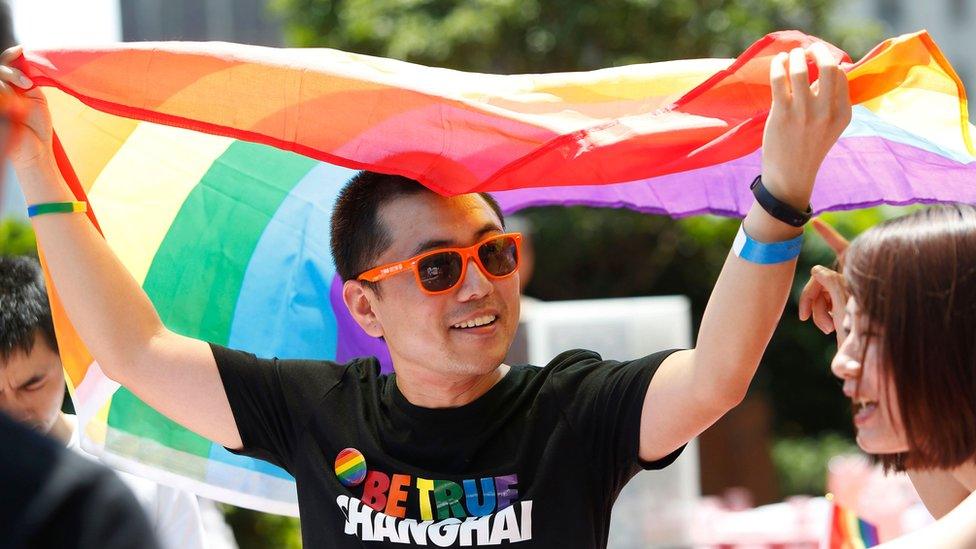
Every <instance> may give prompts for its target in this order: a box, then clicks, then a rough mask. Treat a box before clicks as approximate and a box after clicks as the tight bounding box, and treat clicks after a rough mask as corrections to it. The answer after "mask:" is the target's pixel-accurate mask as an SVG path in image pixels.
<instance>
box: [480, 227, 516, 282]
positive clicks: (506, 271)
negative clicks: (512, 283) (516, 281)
mask: <svg viewBox="0 0 976 549" xmlns="http://www.w3.org/2000/svg"><path fill="white" fill-rule="evenodd" d="M478 259H480V260H481V264H482V265H484V266H485V270H486V271H488V272H489V273H491V274H492V275H493V276H505V275H510V274H512V273H513V272H515V269H517V268H518V263H519V257H518V246H516V245H515V239H514V238H512V237H510V236H501V237H498V238H495V239H492V240H489V241H488V242H485V243H484V244H482V245H481V247H480V248H478Z"/></svg>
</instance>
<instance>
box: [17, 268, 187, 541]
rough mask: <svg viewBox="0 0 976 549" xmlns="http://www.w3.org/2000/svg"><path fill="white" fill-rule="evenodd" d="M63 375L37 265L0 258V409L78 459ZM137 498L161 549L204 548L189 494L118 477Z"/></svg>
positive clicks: (131, 476) (124, 476)
mask: <svg viewBox="0 0 976 549" xmlns="http://www.w3.org/2000/svg"><path fill="white" fill-rule="evenodd" d="M63 402H64V373H63V370H62V369H61V358H60V357H59V356H58V346H57V341H56V340H55V338H54V325H53V324H52V322H51V310H50V308H49V305H48V300H47V292H46V291H45V289H44V281H43V278H42V275H41V269H40V266H39V265H38V264H37V262H36V261H34V260H33V259H31V258H27V257H2V256H0V410H2V411H3V412H5V413H6V414H8V415H9V416H10V417H12V418H13V419H16V420H18V421H20V422H21V423H22V424H25V425H27V426H29V427H31V428H32V429H34V430H35V431H37V432H39V433H45V434H47V435H49V436H51V437H52V438H53V439H55V440H57V441H58V442H60V443H61V444H62V445H64V446H66V447H67V448H70V449H72V450H74V451H76V452H78V453H79V454H82V455H85V456H88V454H85V453H84V452H83V451H82V450H81V447H80V445H79V435H78V429H77V424H76V421H75V417H74V416H72V415H68V414H65V413H64V412H62V411H61V405H62V403H63ZM119 475H120V477H121V478H122V480H123V481H125V483H126V484H127V485H128V487H129V488H130V489H131V490H132V491H133V493H134V494H135V495H136V496H137V499H138V500H139V501H140V503H142V506H143V508H144V510H145V511H146V513H147V515H148V517H149V518H150V519H151V522H152V524H153V525H154V526H155V533H156V535H157V537H158V538H159V540H160V541H161V543H162V545H163V546H164V547H172V548H180V549H186V548H195V547H205V546H206V544H205V542H204V533H203V527H202V524H201V519H200V510H199V508H198V506H197V500H196V498H194V497H193V495H192V494H190V493H188V492H185V491H183V490H176V489H174V488H169V487H167V486H160V485H158V484H156V483H154V482H151V481H149V480H146V479H143V478H139V477H136V476H133V475H129V474H126V473H119Z"/></svg>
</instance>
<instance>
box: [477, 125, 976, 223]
mask: <svg viewBox="0 0 976 549" xmlns="http://www.w3.org/2000/svg"><path fill="white" fill-rule="evenodd" d="M760 165H761V155H760V151H756V152H754V153H752V154H749V155H746V156H744V157H742V158H738V159H736V160H733V161H730V162H726V163H724V164H719V165H716V166H709V167H706V168H701V169H698V170H692V171H687V172H682V173H676V174H671V175H665V176H660V177H654V178H651V179H645V180H641V181H634V182H629V183H618V184H615V185H586V186H576V187H559V186H554V187H545V188H532V189H517V190H513V191H502V192H497V193H493V194H494V196H495V198H496V199H498V202H499V204H500V205H501V206H502V209H503V210H505V212H507V213H510V212H514V211H517V210H520V209H523V208H528V207H532V206H549V205H585V206H599V207H610V208H620V207H623V208H629V209H632V210H637V211H640V212H646V213H654V214H665V215H670V216H672V217H685V216H689V215H696V214H703V213H712V214H716V215H723V216H733V217H734V216H739V217H741V216H744V215H745V214H746V212H747V211H748V209H749V207H750V206H751V204H752V194H751V192H750V191H749V183H750V182H752V180H753V178H755V177H756V175H757V174H758V173H759V170H760ZM812 202H813V204H812V205H813V210H814V211H815V212H822V211H828V210H848V209H854V208H865V207H869V206H876V205H879V204H882V203H884V204H893V205H904V204H911V203H931V202H966V203H970V204H976V160H974V161H971V162H968V163H962V162H958V161H956V160H952V159H949V158H946V157H945V156H942V155H940V154H938V153H936V152H931V151H928V150H925V149H923V148H919V147H916V146H912V145H906V144H903V143H898V142H895V141H891V140H888V139H884V138H882V137H845V138H842V139H841V140H840V141H839V142H838V143H837V144H836V145H835V146H834V148H833V149H831V152H830V154H829V155H828V156H827V159H826V160H825V161H824V164H823V166H822V167H821V169H820V173H819V174H818V176H817V186H816V189H815V191H814V195H813V201H812Z"/></svg>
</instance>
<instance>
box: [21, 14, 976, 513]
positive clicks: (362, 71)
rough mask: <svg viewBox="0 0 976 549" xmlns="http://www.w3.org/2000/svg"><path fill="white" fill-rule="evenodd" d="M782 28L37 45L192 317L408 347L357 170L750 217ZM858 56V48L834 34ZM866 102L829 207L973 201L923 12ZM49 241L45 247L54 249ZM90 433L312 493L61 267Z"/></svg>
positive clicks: (152, 293)
mask: <svg viewBox="0 0 976 549" xmlns="http://www.w3.org/2000/svg"><path fill="white" fill-rule="evenodd" d="M814 40H815V39H814V38H812V37H808V36H805V35H803V34H800V33H797V32H782V33H776V34H773V35H769V36H767V37H765V38H763V39H761V40H759V41H758V42H757V43H756V44H755V45H753V46H752V47H750V48H749V49H748V50H747V51H746V52H744V53H743V54H742V55H741V56H740V57H739V58H737V59H734V60H731V59H704V60H689V61H673V62H665V63H653V64H645V65H635V66H629V67H619V68H612V69H605V70H599V71H593V72H588V73H566V74H543V75H513V76H497V75H486V74H469V73H461V72H456V71H450V70H445V69H436V68H429V67H422V66H418V65H413V64H409V63H403V62H399V61H394V60H389V59H378V58H374V57H367V56H362V55H355V54H349V53H343V52H338V51H333V50H323V49H309V50H295V49H291V50H285V49H270V48H260V47H251V46H242V45H233V44H219V43H207V44H199V43H140V44H121V45H117V46H113V47H109V48H103V49H87V50H59V51H31V52H28V53H27V54H26V56H25V60H24V61H23V62H22V65H23V68H24V70H25V71H26V72H27V73H28V74H29V75H30V76H31V78H33V79H34V81H35V82H36V83H37V84H38V85H40V86H42V87H43V89H44V92H45V94H46V96H47V99H48V101H49V103H50V106H51V110H52V116H53V120H54V127H55V131H56V134H57V137H58V140H57V142H56V147H55V148H56V150H55V153H56V156H57V158H58V164H59V167H60V168H61V171H62V173H63V174H64V176H65V178H66V180H67V181H68V182H69V185H71V187H72V189H73V190H74V192H75V194H76V195H77V196H78V197H79V199H83V200H87V201H88V202H89V204H90V206H91V207H90V209H89V214H90V218H91V220H92V222H93V223H94V224H95V225H96V226H97V227H98V228H99V230H100V231H101V232H102V234H103V235H104V237H105V239H106V240H107V242H108V244H109V246H111V248H112V249H113V250H114V252H115V253H116V254H117V255H118V257H119V258H120V259H121V261H122V262H123V264H124V265H125V266H126V268H127V269H129V271H130V272H131V273H132V275H133V277H135V279H136V280H137V281H138V282H139V283H140V284H141V285H142V287H143V289H144V290H145V291H146V293H147V294H148V295H149V297H150V298H151V299H152V301H153V303H154V304H155V306H156V308H157V309H158V310H159V313H160V315H161V317H162V318H163V321H164V322H165V323H166V325H167V326H168V327H169V328H171V329H172V330H174V331H176V332H179V333H182V334H185V335H188V336H192V337H196V338H200V339H204V340H208V341H212V342H215V343H219V344H222V345H227V346H230V347H235V348H240V349H245V350H248V351H251V352H254V353H256V354H258V355H260V356H278V357H282V358H291V357H303V358H323V359H335V360H339V361H344V360H347V359H349V358H351V357H354V356H358V355H362V354H374V355H376V356H379V357H381V362H383V363H384V365H385V367H386V368H388V367H389V355H388V353H387V352H386V350H385V348H384V347H383V345H382V344H381V342H379V341H377V340H375V339H372V338H370V337H368V336H367V335H366V334H365V333H363V332H362V331H361V330H360V329H359V327H358V326H357V325H356V324H355V323H354V322H353V321H352V319H351V318H350V316H349V314H348V312H347V311H346V310H345V307H344V306H343V305H342V302H341V298H340V296H339V290H340V288H341V283H340V281H339V279H338V278H337V276H336V274H335V267H334V265H333V262H332V258H331V257H330V253H329V248H328V242H329V236H328V235H329V226H328V222H329V214H330V212H331V209H332V205H333V202H334V200H335V197H336V194H337V192H338V191H339V189H340V188H341V187H342V185H343V184H344V183H345V182H346V181H347V180H348V179H349V178H350V177H351V176H352V175H353V174H354V173H355V172H356V170H359V169H364V168H368V169H373V170H378V171H386V172H396V173H401V174H404V175H407V176H410V177H414V178H416V179H418V180H420V181H421V182H422V183H424V184H426V185H428V186H429V187H430V188H432V189H434V190H436V191H438V192H441V193H445V194H454V193H462V192H469V191H492V192H494V193H495V196H496V197H497V198H498V200H499V201H500V202H501V204H502V205H503V206H504V207H505V209H506V210H507V211H509V212H511V211H514V210H517V209H519V208H523V207H527V206H531V205H537V204H590V205H599V206H613V207H629V208H634V209H637V210H641V211H648V212H660V213H667V214H670V215H674V216H681V215H689V214H695V213H704V212H712V213H719V214H725V215H741V214H744V213H745V211H746V210H747V209H748V206H749V204H750V203H751V195H750V193H749V190H748V184H749V182H750V181H751V179H752V177H753V176H754V175H755V174H756V173H757V172H758V171H759V162H760V160H759V156H758V154H759V152H758V149H759V146H760V144H761V138H762V128H763V124H764V122H765V118H766V116H767V113H768V110H769V104H770V91H769V87H768V82H767V80H768V65H769V62H770V60H771V58H772V56H774V55H775V54H776V53H777V52H780V51H787V50H789V49H791V48H793V47H795V46H803V45H807V44H810V43H811V42H813V41H814ZM832 51H833V52H834V54H835V55H836V56H838V58H846V56H845V54H844V53H843V52H841V51H840V50H837V49H833V50H832ZM845 70H846V71H847V74H848V78H849V79H850V82H851V93H852V98H853V102H854V104H855V116H854V121H853V122H852V124H851V126H850V127H849V128H848V129H847V131H846V132H845V134H844V136H843V138H842V139H841V141H840V143H839V144H838V145H837V146H836V147H835V148H834V149H833V151H832V152H831V154H830V156H829V157H828V159H827V161H826V165H825V167H824V169H823V171H822V172H821V174H820V180H819V182H818V187H817V191H816V195H815V196H814V208H815V209H816V210H818V211H819V210H823V209H836V208H852V207H859V206H864V205H868V204H875V203H879V202H890V203H906V202H918V201H923V202H924V201H939V200H960V201H967V202H976V185H974V181H976V180H974V175H976V158H974V157H976V154H974V151H973V147H972V144H971V142H970V137H969V122H968V118H967V111H966V97H965V92H964V91H963V88H962V86H961V84H960V83H959V79H958V77H956V75H955V73H954V72H953V70H952V68H951V67H950V66H949V64H948V63H947V62H946V60H945V59H944V58H943V56H942V54H941V53H939V51H938V49H937V48H936V47H935V45H934V44H933V43H932V41H931V39H930V38H929V36H928V35H927V34H925V33H917V34H912V35H906V36H902V37H899V38H895V39H893V40H889V41H886V42H884V43H882V44H880V45H879V46H878V47H877V48H875V49H874V50H873V51H872V52H871V53H870V54H868V55H867V56H866V57H865V58H864V59H862V60H860V61H859V62H858V63H856V64H848V65H846V66H845ZM42 253H43V250H42ZM51 297H52V304H53V308H54V313H55V326H56V329H57V332H58V338H59V342H60V346H61V351H62V360H63V363H64V366H65V370H66V376H67V378H68V382H69V388H70V390H71V392H72V396H73V397H74V400H75V404H76V408H77V410H78V413H79V420H80V424H81V425H82V426H83V437H82V445H83V447H85V448H86V449H87V450H89V451H91V452H93V453H95V454H98V455H100V456H102V457H103V459H105V460H106V461H109V462H111V463H113V464H114V465H116V466H118V467H120V468H122V469H126V470H129V471H132V472H135V473H137V474H141V475H144V476H148V477H151V478H154V479H156V480H158V481H160V482H163V483H167V484H171V485H177V486H181V487H185V488H189V489H191V490H193V491H195V492H197V493H199V494H201V495H204V496H207V497H211V498H214V499H217V500H221V501H226V502H229V503H233V504H235V505H241V506H245V507H251V508H255V509H261V510H266V511H272V512H277V513H287V514H297V504H296V497H295V488H294V481H293V479H292V478H291V477H290V476H289V475H288V474H287V473H286V472H284V471H282V470H280V469H278V468H276V467H272V466H270V465H268V464H266V463H264V462H260V461H255V460H252V459H246V458H241V457H238V456H234V455H232V454H230V453H229V452H227V451H226V450H224V449H223V448H221V447H219V446H217V445H215V444H213V443H211V442H210V441H208V440H205V439H203V438H201V437H199V436H197V435H195V434H193V433H191V432H189V431H187V430H185V429H183V428H182V427H179V426H178V425H176V424H174V423H173V422H171V421H169V420H168V419H166V418H165V417H163V416H161V415H160V414H158V413H157V412H155V411H154V410H153V409H152V408H150V407H149V406H147V405H146V404H144V403H143V402H142V401H140V400H139V399H138V398H136V397H135V396H134V395H133V394H132V393H130V392H129V391H128V390H126V389H124V388H122V387H120V386H119V385H118V384H116V383H114V382H112V381H111V380H109V379H108V378H106V377H105V376H104V375H103V374H102V372H101V369H100V368H99V366H98V364H97V362H95V361H94V360H93V358H92V357H91V355H90V354H89V353H88V351H87V349H86V348H85V346H84V345H83V344H82V343H81V341H80V340H79V339H78V336H77V334H76V333H75V332H74V330H73V328H72V327H71V325H70V323H69V322H68V320H67V317H66V316H65V314H64V311H63V309H62V308H61V306H60V303H59V301H58V298H57V288H56V287H52V291H51Z"/></svg>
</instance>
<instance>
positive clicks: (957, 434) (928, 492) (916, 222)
mask: <svg viewBox="0 0 976 549" xmlns="http://www.w3.org/2000/svg"><path fill="white" fill-rule="evenodd" d="M817 229H818V230H819V231H820V232H821V233H822V234H824V235H825V238H826V239H827V241H828V243H829V244H830V245H831V246H832V247H833V248H834V249H835V251H837V252H838V254H839V256H840V257H841V259H842V272H843V275H841V274H839V273H837V272H834V271H831V270H829V269H826V268H824V267H815V268H814V269H813V272H812V278H811V280H810V282H809V283H808V284H807V287H806V288H804V291H803V294H802V296H801V299H800V318H801V320H806V319H808V318H811V316H812V318H813V321H814V323H815V324H816V325H817V326H818V327H819V328H820V329H821V330H823V331H824V332H825V333H830V332H831V331H836V332H837V338H838V349H837V355H836V356H835V357H834V360H833V361H832V363H831V369H832V371H833V373H834V375H836V376H837V377H839V378H840V379H841V380H843V382H844V389H843V390H844V394H845V395H847V396H848V397H849V398H850V399H851V401H852V404H853V409H854V424H855V427H856V428H857V443H858V445H859V446H860V447H861V449H863V450H864V451H865V452H867V453H870V454H874V455H877V456H879V458H880V459H881V461H882V463H883V464H884V466H885V468H886V469H887V470H896V471H906V472H907V473H908V475H909V477H910V478H911V480H912V483H913V484H914V486H915V488H916V490H917V491H918V493H919V496H921V498H922V501H923V502H924V503H925V506H926V507H927V508H928V510H929V512H931V513H932V515H933V516H934V517H935V518H936V519H939V520H938V522H936V523H935V524H933V525H931V526H929V527H927V528H924V529H922V530H920V531H917V532H915V533H913V534H910V535H909V536H905V537H903V538H900V539H898V540H896V541H895V542H892V543H891V544H890V546H891V547H903V546H904V547H921V546H925V547H972V546H976V520H974V519H976V496H972V495H971V494H972V493H973V491H974V490H976V208H973V207H972V206H965V205H955V204H953V205H940V206H933V207H930V208H927V209H924V210H919V211H917V212H915V213H912V214H909V215H906V216H904V217H899V218H896V219H892V220H889V221H886V222H884V223H882V224H880V225H878V226H876V227H874V228H872V229H870V230H868V231H866V232H865V233H863V234H862V235H860V236H859V237H857V238H856V239H855V240H854V241H853V242H852V243H851V244H850V246H849V247H848V246H847V245H846V242H845V241H844V240H843V238H841V237H840V236H839V235H837V234H836V233H833V232H832V231H831V230H830V229H828V228H827V227H826V226H824V225H822V224H821V225H819V226H817ZM845 248H846V249H845ZM885 547H889V545H885Z"/></svg>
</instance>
